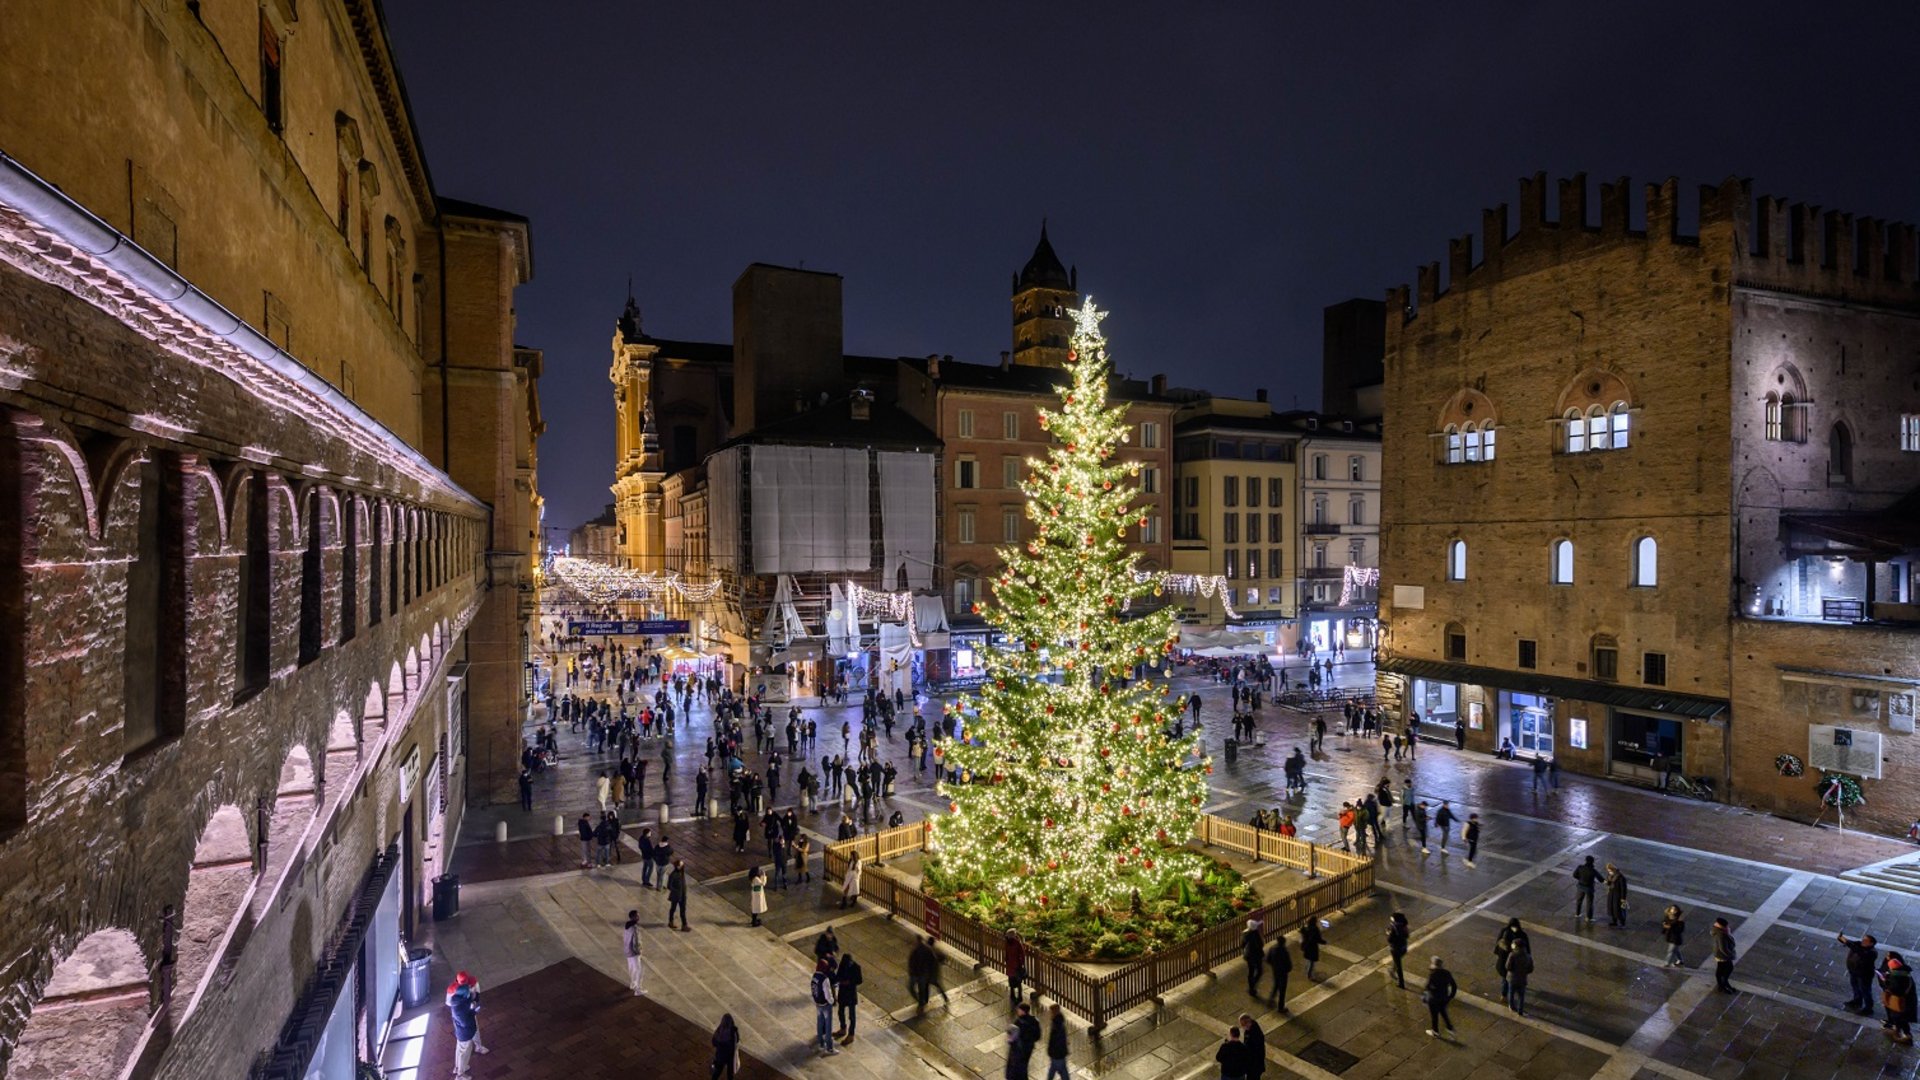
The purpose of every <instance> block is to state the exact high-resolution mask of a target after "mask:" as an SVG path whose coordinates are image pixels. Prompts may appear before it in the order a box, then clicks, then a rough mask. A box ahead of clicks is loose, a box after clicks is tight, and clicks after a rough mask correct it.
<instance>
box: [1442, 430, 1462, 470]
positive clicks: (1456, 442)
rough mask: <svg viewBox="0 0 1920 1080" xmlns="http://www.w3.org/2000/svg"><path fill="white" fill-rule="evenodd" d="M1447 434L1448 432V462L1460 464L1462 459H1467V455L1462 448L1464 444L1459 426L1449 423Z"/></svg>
mask: <svg viewBox="0 0 1920 1080" xmlns="http://www.w3.org/2000/svg"><path fill="white" fill-rule="evenodd" d="M1446 434H1447V464H1449V465H1458V464H1460V463H1461V462H1462V461H1465V460H1466V457H1465V456H1464V455H1463V454H1462V452H1461V449H1460V447H1461V444H1462V440H1461V438H1460V429H1459V428H1457V427H1454V426H1453V425H1452V424H1448V425H1447V432H1446Z"/></svg>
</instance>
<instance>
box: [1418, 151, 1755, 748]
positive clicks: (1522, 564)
mask: <svg viewBox="0 0 1920 1080" xmlns="http://www.w3.org/2000/svg"><path fill="white" fill-rule="evenodd" d="M1535 183H1538V181H1535ZM1650 194H1652V195H1653V196H1654V205H1653V206H1652V207H1651V208H1650V209H1649V221H1650V223H1651V224H1650V226H1649V229H1648V234H1646V235H1643V234H1639V233H1631V232H1628V231H1627V230H1626V228H1625V217H1624V203H1622V204H1621V206H1620V213H1619V214H1618V215H1617V216H1616V215H1612V214H1610V215H1609V216H1608V217H1607V219H1606V221H1605V223H1603V225H1602V227H1601V228H1599V229H1593V228H1591V227H1575V226H1574V225H1572V224H1560V225H1555V224H1551V223H1547V222H1545V221H1544V218H1543V215H1542V212H1541V207H1540V202H1539V199H1540V195H1539V192H1538V190H1537V189H1536V190H1534V191H1532V192H1531V193H1529V192H1527V191H1523V200H1522V202H1523V208H1522V216H1523V221H1522V223H1521V226H1520V229H1519V231H1518V232H1517V233H1516V234H1515V235H1514V236H1512V237H1505V236H1504V234H1505V213H1504V208H1502V209H1501V210H1500V211H1498V212H1497V214H1498V217H1497V219H1495V218H1494V216H1493V215H1492V214H1490V225H1489V233H1488V235H1489V238H1490V239H1489V243H1490V244H1491V245H1492V253H1491V254H1489V255H1488V256H1487V258H1486V260H1485V261H1484V262H1483V264H1481V265H1480V266H1477V267H1475V268H1474V269H1472V270H1471V271H1470V272H1466V273H1464V274H1463V273H1462V270H1463V269H1464V263H1463V261H1462V260H1461V259H1460V258H1459V257H1458V256H1456V259H1455V264H1454V265H1455V280H1454V281H1453V282H1452V287H1451V288H1450V289H1449V290H1447V291H1446V292H1444V293H1438V290H1437V287H1436V283H1437V271H1434V270H1432V269H1428V270H1425V271H1423V272H1422V296H1421V302H1420V304H1419V310H1418V313H1417V315H1415V316H1414V317H1413V318H1412V319H1411V320H1410V321H1405V323H1404V325H1402V319H1401V318H1400V316H1399V314H1398V309H1399V307H1400V306H1402V304H1401V303H1390V304H1389V305H1388V309H1389V314H1388V328H1387V353H1386V364H1387V381H1386V434H1385V444H1384V457H1385V464H1384V466H1383V469H1382V471H1383V474H1384V476H1385V482H1384V492H1383V498H1384V503H1385V506H1384V510H1383V520H1384V521H1385V523H1386V524H1385V525H1384V527H1383V543H1382V546H1383V554H1382V559H1381V566H1382V579H1383V580H1382V588H1381V594H1382V611H1383V615H1384V616H1385V617H1386V619H1387V621H1388V626H1389V632H1388V639H1387V640H1388V651H1389V652H1391V653H1392V654H1394V655H1401V656H1413V657H1426V658H1433V659H1440V658H1442V657H1443V656H1444V642H1443V630H1444V628H1445V626H1446V625H1447V624H1448V623H1449V622H1458V623H1460V624H1462V625H1463V626H1464V627H1465V629H1466V632H1467V655H1466V661H1467V662H1468V663H1471V664H1475V665H1483V666H1488V667H1497V668H1504V669H1508V670H1513V669H1515V668H1516V659H1517V656H1516V653H1517V642H1518V641H1519V640H1521V639H1530V640H1534V641H1537V642H1538V649H1539V663H1538V670H1540V671H1542V672H1547V673H1552V674H1556V675H1563V676H1568V677H1572V678H1582V679H1584V678H1588V677H1590V676H1589V670H1588V668H1589V648H1590V642H1591V640H1592V638H1593V636H1594V635H1595V634H1611V635H1613V636H1615V637H1617V638H1618V641H1619V648H1620V674H1619V681H1620V682H1621V683H1624V684H1630V685H1631V684H1637V683H1639V682H1640V681H1641V674H1642V673H1641V671H1640V658H1641V654H1642V653H1643V652H1647V651H1652V652H1664V653H1665V654H1666V655H1667V657H1668V686H1670V687H1671V688H1673V689H1676V690H1681V691H1685V692H1687V693H1693V694H1704V695H1712V696H1724V695H1725V694H1726V692H1727V663H1726V656H1727V629H1726V619H1725V612H1726V610H1727V603H1728V585H1727V582H1728V581H1729V580H1730V569H1731V566H1730V551H1731V522H1730V517H1729V510H1730V507H1731V505H1732V499H1731V495H1730V492H1729V478H1728V476H1727V470H1726V469H1725V467H1724V464H1722V463H1723V462H1724V461H1725V454H1726V452H1727V451H1726V448H1727V446H1728V443H1729V439H1730V432H1729V424H1730V418H1729V416H1728V415H1727V409H1726V402H1727V400H1728V395H1729V389H1728V380H1729V375H1728V371H1727V353H1728V337H1729V297H1728V284H1727V281H1728V274H1727V267H1728V264H1729V261H1730V258H1731V245H1732V239H1731V231H1730V227H1729V225H1728V223H1727V221H1726V220H1725V218H1724V216H1718V215H1715V214H1712V213H1708V214H1704V215H1703V224H1702V231H1701V235H1700V236H1699V237H1698V238H1697V239H1692V238H1681V239H1678V240H1676V239H1674V238H1673V237H1672V236H1671V235H1670V232H1669V231H1667V228H1666V227H1665V226H1670V224H1671V221H1672V214H1673V210H1672V202H1671V200H1672V198H1673V193H1672V191H1671V188H1669V189H1668V190H1667V191H1666V192H1665V193H1664V195H1661V194H1659V193H1656V192H1651V191H1650ZM1623 197H1624V196H1622V198H1623ZM1563 213H1564V212H1563ZM1575 213H1577V214H1578V215H1580V217H1579V220H1581V221H1582V222H1584V209H1583V204H1582V206H1581V207H1578V208H1575ZM1569 220H1572V219H1569ZM1436 293H1437V294H1438V295H1436ZM1405 299H1406V297H1405V295H1404V294H1402V296H1401V297H1400V298H1399V300H1400V301H1402V302H1404V301H1405ZM1596 372H1597V373H1610V374H1612V375H1616V376H1618V377H1619V378H1620V379H1622V380H1624V382H1625V384H1626V386H1627V387H1628V388H1629V391H1630V394H1631V404H1632V405H1633V406H1634V407H1635V411H1634V413H1633V417H1632V420H1633V430H1632V440H1631V444H1630V446H1629V448H1628V449H1625V450H1614V451H1607V452H1602V453H1584V454H1565V453H1562V452H1560V440H1561V438H1562V435H1561V428H1560V426H1559V425H1558V424H1557V423H1556V422H1555V418H1556V417H1557V416H1558V415H1559V413H1560V410H1561V402H1562V395H1563V393H1564V392H1566V391H1568V389H1569V387H1570V386H1575V384H1576V383H1577V382H1580V381H1585V380H1586V379H1588V378H1592V377H1593V376H1591V375H1589V374H1586V373H1596ZM1463 387H1472V388H1476V389H1479V390H1481V391H1482V392H1484V393H1485V394H1486V395H1487V397H1488V398H1490V399H1491V401H1492V403H1493V405H1494V407H1495V408H1496V409H1497V410H1498V416H1499V424H1500V426H1499V438H1498V453H1497V457H1496V458H1495V460H1494V461H1492V462H1486V463H1482V464H1462V465H1444V464H1440V461H1441V455H1442V453H1443V450H1444V446H1443V444H1442V442H1441V441H1440V440H1438V439H1436V438H1435V437H1434V436H1435V434H1436V433H1437V432H1438V431H1439V430H1440V425H1439V421H1438V417H1439V416H1440V414H1441V412H1442V410H1443V408H1444V407H1445V406H1446V404H1447V402H1448V400H1449V399H1450V398H1451V397H1452V396H1453V395H1454V394H1455V393H1456V392H1458V391H1459V390H1461V389H1462V388H1463ZM1575 388H1576V392H1577V389H1578V388H1577V387H1575ZM1643 535H1649V536H1653V537H1654V538H1656V540H1657V541H1658V542H1659V573H1660V576H1659V585H1658V587H1657V588H1652V589H1639V588H1633V587H1631V586H1630V584H1629V582H1630V577H1629V574H1630V568H1631V559H1630V555H1629V551H1630V546H1631V544H1632V543H1633V541H1634V539H1635V538H1636V537H1639V536H1643ZM1561 537H1566V538H1570V539H1572V540H1573V542H1574V544H1575V553H1576V554H1575V561H1574V571H1575V582H1574V584H1573V585H1571V586H1559V585H1553V584H1550V583H1549V576H1548V559H1549V555H1548V545H1549V544H1550V542H1552V541H1553V540H1555V539H1557V538H1561ZM1455 538H1461V539H1464V540H1466V542H1467V545H1468V559H1467V562H1468V567H1467V580H1465V581H1459V582H1452V581H1448V580H1447V579H1446V548H1447V544H1448V542H1449V541H1450V540H1452V539H1455ZM1396 585H1417V586H1422V587H1424V588H1425V590H1426V597H1425V607H1424V609H1423V610H1410V609H1406V608H1399V607H1391V606H1390V605H1391V601H1392V595H1393V589H1394V587H1395V586H1396ZM1596 722H1597V720H1596ZM1491 723H1492V710H1491V708H1489V728H1488V730H1487V731H1485V732H1483V733H1482V734H1481V738H1483V739H1486V740H1488V743H1489V745H1491V739H1492V731H1491ZM1563 730H1564V729H1563ZM1603 739H1604V736H1603V734H1602V733H1601V732H1599V731H1596V732H1594V734H1593V736H1592V742H1593V744H1594V745H1595V746H1596V747H1597V746H1598V745H1599V744H1600V743H1602V742H1603ZM1571 753H1573V752H1571V751H1570V754H1571ZM1570 763H1576V764H1577V759H1570Z"/></svg>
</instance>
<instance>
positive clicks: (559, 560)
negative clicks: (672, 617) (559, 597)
mask: <svg viewBox="0 0 1920 1080" xmlns="http://www.w3.org/2000/svg"><path fill="white" fill-rule="evenodd" d="M546 576H547V577H548V578H549V579H551V580H553V581H557V582H559V583H560V584H561V585H564V586H566V587H567V588H570V589H572V590H573V591H574V592H577V593H579V594H580V595H581V597H583V598H584V599H586V600H588V601H590V602H592V603H596V604H610V603H616V602H619V601H632V602H636V603H645V602H647V601H650V600H653V599H655V598H657V597H662V596H666V595H668V594H672V595H675V596H678V597H680V598H681V599H683V600H686V601H689V602H691V603H695V604H704V603H706V602H707V601H709V600H711V599H713V598H714V597H715V596H717V595H719V593H720V582H719V580H718V579H714V580H710V581H699V582H693V581H688V580H686V579H685V578H682V577H681V576H680V575H679V574H678V573H675V572H673V571H642V570H634V569H632V568H630V567H625V566H614V565H612V564H610V563H603V562H595V561H593V560H591V559H581V558H576V557H574V556H571V555H553V556H549V557H548V559H547V564H546Z"/></svg>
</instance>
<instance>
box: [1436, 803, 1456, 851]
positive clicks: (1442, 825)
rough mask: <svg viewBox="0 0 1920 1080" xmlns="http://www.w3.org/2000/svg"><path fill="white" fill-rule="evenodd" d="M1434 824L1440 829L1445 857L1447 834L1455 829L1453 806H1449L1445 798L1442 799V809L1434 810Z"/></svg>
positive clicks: (1441, 848) (1441, 849)
mask: <svg viewBox="0 0 1920 1080" xmlns="http://www.w3.org/2000/svg"><path fill="white" fill-rule="evenodd" d="M1433 826H1434V828H1436V829H1439V830H1440V854H1441V856H1442V857H1445V856H1446V854H1447V834H1448V833H1451V832H1452V831H1453V807H1452V806H1449V805H1448V804H1447V800H1445V799H1441V800H1440V809H1438V810H1435V811H1434V812H1433Z"/></svg>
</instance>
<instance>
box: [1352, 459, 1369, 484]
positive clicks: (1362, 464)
mask: <svg viewBox="0 0 1920 1080" xmlns="http://www.w3.org/2000/svg"><path fill="white" fill-rule="evenodd" d="M1366 478H1367V459H1366V458H1363V457H1361V456H1360V455H1358V454H1355V455H1354V456H1352V457H1350V458H1348V459H1347V479H1349V480H1352V481H1355V482H1359V481H1362V480H1365V479H1366Z"/></svg>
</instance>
